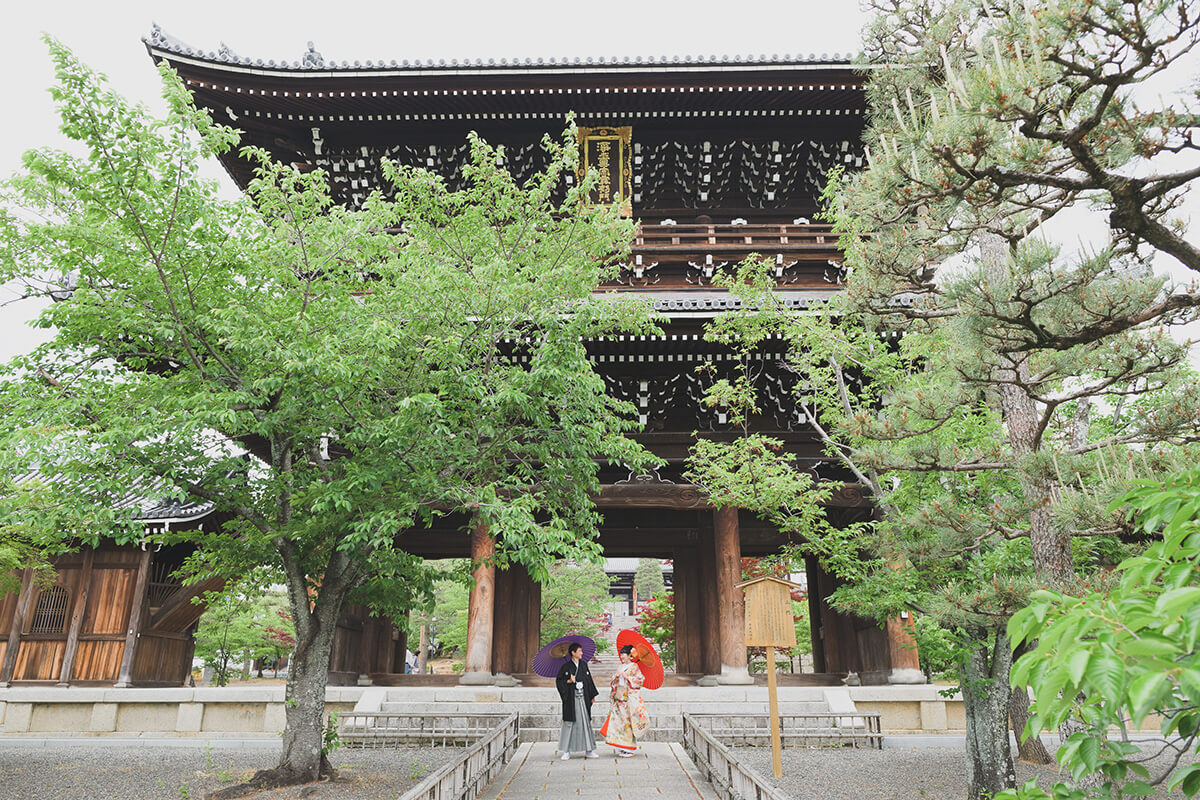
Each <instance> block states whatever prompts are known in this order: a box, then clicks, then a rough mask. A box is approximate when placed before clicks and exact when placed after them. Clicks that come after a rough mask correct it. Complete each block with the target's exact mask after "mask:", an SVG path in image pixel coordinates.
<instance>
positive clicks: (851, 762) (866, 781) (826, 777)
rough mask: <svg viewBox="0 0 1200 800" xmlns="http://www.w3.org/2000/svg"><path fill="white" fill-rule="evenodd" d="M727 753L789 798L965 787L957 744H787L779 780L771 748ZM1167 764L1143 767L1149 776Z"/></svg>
mask: <svg viewBox="0 0 1200 800" xmlns="http://www.w3.org/2000/svg"><path fill="white" fill-rule="evenodd" d="M733 752H734V754H735V755H736V756H737V757H738V759H739V760H740V761H742V763H744V764H746V765H747V766H750V767H752V768H754V769H755V770H757V771H758V773H759V774H760V775H764V776H766V778H767V780H768V781H770V782H771V783H774V784H775V785H776V786H779V787H780V788H781V789H783V790H784V791H785V792H787V793H788V795H789V796H790V797H792V798H795V800H910V798H911V799H912V800H962V798H963V797H965V796H966V791H967V781H966V763H965V761H964V759H965V756H964V755H963V753H962V751H961V750H959V749H957V748H922V749H919V750H917V749H914V750H904V749H899V748H895V749H893V748H889V749H887V750H852V749H849V748H845V749H840V750H817V749H811V750H806V749H789V750H784V751H783V777H782V778H780V779H779V780H775V779H774V778H773V777H771V748H769V747H737V748H734V749H733ZM1169 763H1170V762H1169V761H1161V762H1151V763H1149V764H1147V767H1148V768H1149V769H1150V773H1151V775H1155V774H1157V773H1161V772H1162V770H1163V769H1165V768H1166V767H1167V766H1168V765H1169ZM1156 764H1157V766H1158V769H1157V771H1156V769H1155V765H1156ZM1033 777H1037V778H1039V781H1038V783H1039V784H1040V785H1041V786H1042V787H1043V788H1049V787H1050V786H1052V785H1053V784H1054V783H1055V782H1056V781H1059V780H1063V779H1062V778H1060V777H1059V776H1058V770H1057V768H1056V767H1055V766H1054V765H1049V766H1045V767H1034V766H1030V765H1029V764H1021V763H1018V764H1017V781H1018V783H1024V782H1025V781H1027V780H1029V779H1030V778H1033ZM1154 797H1156V798H1161V799H1162V800H1167V798H1169V799H1170V800H1176V798H1179V800H1182V798H1183V797H1184V795H1183V793H1182V792H1167V791H1166V790H1165V789H1164V788H1161V787H1160V790H1159V792H1158V794H1156V795H1154Z"/></svg>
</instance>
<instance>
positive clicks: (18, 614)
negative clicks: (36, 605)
mask: <svg viewBox="0 0 1200 800" xmlns="http://www.w3.org/2000/svg"><path fill="white" fill-rule="evenodd" d="M32 597H33V570H31V569H29V568H26V569H25V573H24V574H23V575H22V576H21V595H20V597H19V598H18V599H17V607H16V608H15V609H13V618H12V627H11V628H9V631H8V645H7V646H6V648H5V650H4V663H3V665H0V686H7V685H8V684H9V683H10V682H11V681H12V678H13V670H15V669H16V667H17V650H18V649H20V647H21V631H23V630H24V629H25V622H26V619H27V618H28V616H29V609H30V606H31V603H30V600H31V598H32Z"/></svg>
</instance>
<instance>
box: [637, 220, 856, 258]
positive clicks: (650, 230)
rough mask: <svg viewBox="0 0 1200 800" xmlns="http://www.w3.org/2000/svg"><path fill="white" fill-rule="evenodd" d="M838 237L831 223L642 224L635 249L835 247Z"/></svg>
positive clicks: (802, 248) (793, 248)
mask: <svg viewBox="0 0 1200 800" xmlns="http://www.w3.org/2000/svg"><path fill="white" fill-rule="evenodd" d="M836 245H837V237H836V236H834V235H833V227H832V226H830V225H812V224H804V225H642V226H640V227H639V228H638V232H637V237H636V238H635V239H634V243H633V249H634V251H644V252H658V251H662V252H670V251H673V250H680V249H694V250H704V251H706V252H721V251H733V250H746V249H762V250H763V251H768V250H769V251H770V252H778V251H789V250H811V249H822V250H833V249H834V248H835V247H836Z"/></svg>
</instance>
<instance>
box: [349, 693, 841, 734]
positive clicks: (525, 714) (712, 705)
mask: <svg viewBox="0 0 1200 800" xmlns="http://www.w3.org/2000/svg"><path fill="white" fill-rule="evenodd" d="M597 682H598V683H599V681H597ZM831 692H832V693H835V694H844V693H846V690H845V689H844V688H841V687H817V686H812V687H810V686H781V687H780V688H779V710H780V713H781V714H808V713H821V712H829V711H831V710H837V709H835V708H833V707H834V706H837V705H838V703H837V702H836V698H829V697H828V694H829V693H831ZM642 696H643V699H645V701H646V707H647V710H648V711H649V712H650V720H651V730H650V733H649V735H648V736H647V740H648V741H659V742H662V741H679V740H680V737H681V736H682V724H683V723H682V714H683V712H685V711H687V712H689V713H693V714H738V715H751V714H766V713H767V711H768V708H767V689H766V687H765V686H713V687H693V686H681V687H671V686H664V687H663V688H661V689H657V690H654V691H647V692H644V693H643V695H642ZM831 699H833V700H834V702H832V703H831V702H830V700H831ZM354 711H359V712H372V711H374V712H383V713H390V714H436V715H455V714H463V715H464V716H465V715H474V714H510V713H513V712H516V713H518V714H520V726H521V741H523V742H537V741H554V740H557V738H558V734H559V729H560V726H561V723H562V704H561V703H560V701H559V699H558V693H557V692H556V691H555V690H554V689H553V688H550V687H529V686H520V687H512V688H501V687H482V686H481V687H470V686H454V687H434V686H414V687H381V686H379V687H370V688H368V689H366V690H364V692H363V695H362V698H361V699H360V700H359V702H358V704H357V705H356V706H355V709H354ZM354 711H350V712H345V714H344V718H345V719H346V721H347V722H348V723H351V722H352V719H353V715H354ZM607 715H608V693H607V692H605V691H601V693H600V697H598V698H597V699H596V702H595V704H594V705H593V706H592V726H593V728H594V729H595V730H596V731H599V729H600V726H601V725H602V724H603V722H604V718H605V717H606V716H607Z"/></svg>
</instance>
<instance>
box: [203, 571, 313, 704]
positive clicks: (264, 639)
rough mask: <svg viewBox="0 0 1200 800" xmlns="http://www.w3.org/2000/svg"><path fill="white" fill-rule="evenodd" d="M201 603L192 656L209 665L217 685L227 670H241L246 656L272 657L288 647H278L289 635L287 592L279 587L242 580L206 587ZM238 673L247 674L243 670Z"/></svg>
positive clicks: (223, 680)
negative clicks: (218, 587) (212, 588)
mask: <svg viewBox="0 0 1200 800" xmlns="http://www.w3.org/2000/svg"><path fill="white" fill-rule="evenodd" d="M204 604H205V610H204V614H203V615H202V616H201V617H200V624H199V625H198V626H197V628H196V656H197V657H198V658H202V659H204V662H205V664H206V665H207V666H209V667H212V669H213V677H214V680H215V682H216V684H217V685H218V686H224V685H225V684H227V683H228V682H229V679H230V677H231V673H232V671H233V670H234V669H236V670H237V671H241V669H242V664H243V663H245V662H246V661H252V660H255V659H259V658H264V657H276V658H277V657H279V656H281V655H286V654H287V652H288V651H290V649H291V648H290V647H287V649H282V648H284V647H286V644H285V642H286V640H287V639H289V638H291V637H292V631H291V627H292V626H291V616H290V615H289V614H288V613H287V608H288V599H287V594H286V593H285V592H284V591H283V589H282V588H278V587H275V588H272V587H263V586H262V585H256V584H255V583H253V582H250V581H242V582H239V583H238V584H237V585H235V586H233V587H226V588H225V589H224V590H222V591H220V592H210V593H208V596H207V597H205V599H204ZM281 612H282V613H283V616H282V617H281ZM294 643H295V642H294V640H293V641H292V644H294ZM281 650H282V652H281ZM242 677H243V678H246V677H248V676H247V675H245V674H244V673H243V674H242Z"/></svg>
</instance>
